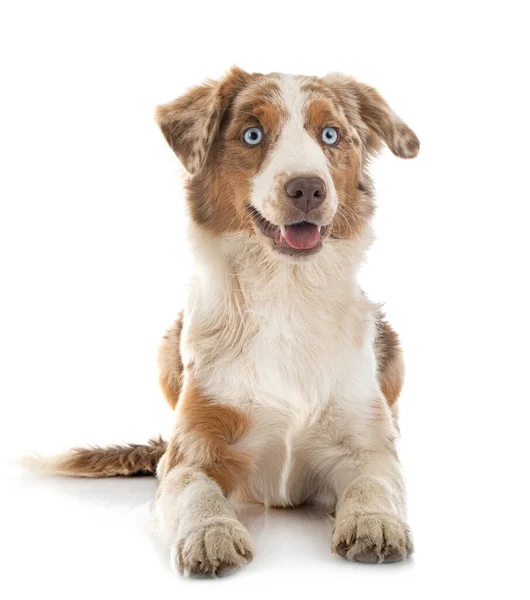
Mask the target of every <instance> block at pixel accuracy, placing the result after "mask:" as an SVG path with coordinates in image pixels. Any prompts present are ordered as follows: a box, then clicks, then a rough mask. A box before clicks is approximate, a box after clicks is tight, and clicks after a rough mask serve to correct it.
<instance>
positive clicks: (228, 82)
mask: <svg viewBox="0 0 530 600" xmlns="http://www.w3.org/2000/svg"><path fill="white" fill-rule="evenodd" d="M249 77H250V75H249V74H248V73H246V72H245V71H243V70H241V69H238V68H237V67H233V68H232V69H231V70H230V72H229V73H228V75H226V77H224V78H223V79H221V80H219V81H211V80H210V81H207V82H206V83H204V84H202V85H198V86H196V87H194V88H192V89H191V90H190V91H189V92H187V93H186V94H184V96H181V97H180V98H177V99H176V100H173V101H172V102H169V103H168V104H162V105H161V106H158V107H157V109H156V115H155V118H156V121H157V123H158V125H159V127H160V129H161V130H162V133H163V134H164V137H165V138H166V140H167V142H168V144H169V145H170V146H171V148H172V149H173V151H174V152H175V154H176V155H177V157H178V158H179V160H180V162H181V163H182V164H183V165H184V167H185V169H186V170H187V171H188V173H189V174H190V175H195V174H197V173H198V172H199V171H200V170H201V168H202V167H203V166H204V163H205V162H206V158H207V156H208V152H209V150H210V148H211V145H212V143H213V141H214V139H215V137H216V135H217V132H218V130H219V125H220V123H221V120H222V117H223V115H224V112H225V110H226V109H227V108H228V106H229V104H230V102H231V101H232V100H233V98H234V96H235V95H236V93H237V92H238V91H239V90H241V89H242V88H243V87H244V86H245V85H246V84H247V82H248V79H249Z"/></svg>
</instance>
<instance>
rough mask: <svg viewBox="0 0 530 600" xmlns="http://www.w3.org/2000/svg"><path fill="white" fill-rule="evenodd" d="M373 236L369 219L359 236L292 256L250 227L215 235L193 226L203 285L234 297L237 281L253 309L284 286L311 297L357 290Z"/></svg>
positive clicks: (328, 242)
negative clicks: (267, 242)
mask: <svg viewBox="0 0 530 600" xmlns="http://www.w3.org/2000/svg"><path fill="white" fill-rule="evenodd" d="M372 239H373V236H372V229H371V227H370V226H369V225H367V226H366V227H365V228H364V230H363V231H362V232H361V233H360V234H359V235H358V236H356V238H355V239H353V240H337V239H329V240H326V241H325V242H324V247H323V249H322V250H321V251H320V252H319V253H318V254H317V255H315V256H313V257H311V258H309V259H307V260H305V261H303V262H290V261H289V260H287V259H285V257H283V256H279V255H278V256H277V255H275V253H274V252H273V251H272V250H270V249H268V248H266V247H264V246H263V244H262V242H261V241H260V240H259V239H257V238H256V237H255V236H251V237H249V236H248V235H247V234H246V233H238V234H227V235H224V236H220V237H214V236H212V234H211V233H209V232H207V231H204V230H203V229H202V228H200V227H198V226H196V225H195V226H193V227H192V230H191V242H192V248H193V253H194V257H195V276H196V278H198V280H199V281H201V282H202V283H201V285H199V289H200V290H201V291H202V293H205V294H208V295H212V294H213V295H217V294H218V293H220V294H221V295H222V296H223V297H225V294H228V296H227V298H233V293H232V288H234V286H235V287H237V290H238V292H239V293H241V294H243V297H244V300H245V304H246V305H247V309H252V307H253V305H254V304H255V302H259V300H260V299H262V300H263V301H264V302H266V301H268V300H271V299H273V298H275V297H276V298H278V297H279V296H280V294H279V293H278V292H279V291H282V292H283V293H287V294H299V295H300V294H301V295H303V296H304V297H305V298H306V299H307V300H310V299H311V298H312V297H314V298H315V300H316V299H317V298H319V299H322V298H323V297H324V296H325V295H326V294H327V295H328V297H332V298H333V296H335V298H338V297H339V296H342V295H350V298H351V294H354V295H357V293H358V291H359V290H358V285H357V273H358V270H359V267H360V265H361V264H362V262H363V259H364V254H365V251H366V249H367V248H368V247H369V245H370V243H371V242H372ZM223 288H224V289H223ZM277 288H281V290H278V289H277ZM199 293H201V292H199ZM249 304H250V306H249Z"/></svg>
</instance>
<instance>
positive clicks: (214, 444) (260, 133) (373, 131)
mask: <svg viewBox="0 0 530 600" xmlns="http://www.w3.org/2000/svg"><path fill="white" fill-rule="evenodd" d="M156 118H157V122H158V124H159V126H160V128H161V130H162V133H163V134H164V136H165V138H166V140H167V142H168V144H169V145H170V147H171V148H172V149H173V151H174V152H175V154H176V155H177V157H178V158H179V159H180V161H181V163H182V164H183V166H184V168H185V169H186V171H187V175H188V177H187V186H186V189H187V202H188V209H189V216H190V226H189V230H190V241H191V246H192V248H193V254H194V258H195V263H196V264H195V270H194V276H193V278H192V282H191V285H190V293H189V298H188V301H187V305H186V307H185V308H184V310H183V311H182V313H181V314H180V315H179V317H178V319H177V321H176V322H175V324H174V325H173V327H172V328H171V329H169V331H168V332H167V335H166V336H165V337H164V339H163V342H162V345H161V349H160V354H159V365H160V383H161V387H162V390H163V392H164V394H165V397H166V399H167V401H168V402H169V404H170V405H171V407H173V408H174V415H175V417H174V419H175V423H174V428H173V433H172V436H171V438H170V439H169V441H167V442H166V441H163V440H153V441H151V442H150V443H149V444H148V445H130V446H124V447H111V448H91V449H76V450H72V451H70V452H68V453H66V454H64V455H61V456H57V457H53V458H40V459H35V462H36V464H35V465H34V466H37V467H40V468H41V470H44V471H47V472H55V473H61V474H64V475H72V476H80V477H109V476H116V475H135V474H155V473H156V475H157V476H158V478H159V480H160V485H159V489H158V493H157V498H156V503H155V509H154V511H155V518H156V522H157V527H158V531H159V533H160V536H161V538H162V539H163V540H164V541H165V542H166V543H167V545H168V547H169V548H170V551H171V561H172V564H173V566H174V567H175V568H177V569H178V570H179V571H180V572H183V573H207V574H212V575H213V574H216V573H219V572H220V571H223V570H232V569H234V568H236V567H240V566H242V565H244V564H245V563H247V562H248V561H250V560H251V559H252V556H253V552H252V544H251V540H250V536H249V533H248V531H247V530H246V529H245V527H244V526H243V525H242V524H241V523H240V521H239V520H238V517H237V513H236V510H235V504H236V503H237V502H238V501H254V502H259V503H263V504H265V505H266V506H274V507H282V506H296V505H300V504H302V503H307V502H310V503H314V504H317V505H319V506H321V507H323V509H324V510H327V511H329V512H330V513H334V514H335V529H334V532H333V537H332V541H331V545H332V550H333V551H334V552H337V553H338V554H340V555H342V556H343V557H345V558H346V559H348V560H357V561H362V562H391V561H399V560H402V559H405V558H406V557H407V556H408V555H409V554H410V553H411V552H412V539H411V534H410V531H409V528H408V526H407V524H406V521H405V491H404V483H403V478H402V474H401V470H400V465H399V460H398V457H397V454H396V445H395V444H396V436H397V426H396V418H397V412H396V402H397V399H398V396H399V393H400V390H401V386H402V381H403V363H402V357H401V349H400V346H399V342H398V338H397V336H396V334H395V333H394V331H393V330H392V329H391V327H390V326H389V325H388V323H387V322H386V321H385V319H384V317H383V315H382V314H381V312H380V310H379V307H378V306H377V305H375V304H373V303H371V302H370V301H369V300H368V299H367V297H366V296H365V294H364V293H363V291H362V290H361V289H360V287H359V284H358V282H357V273H358V270H359V266H360V264H361V262H362V260H363V256H364V253H365V250H366V249H367V248H368V246H369V245H370V242H371V241H372V229H371V226H370V220H371V217H372V214H373V212H374V199H373V189H372V181H371V179H370V175H369V172H368V166H369V162H370V159H371V158H372V156H374V155H375V154H376V153H377V151H378V150H379V148H380V146H381V143H382V142H384V143H385V144H386V145H387V146H388V148H389V149H390V150H391V151H392V152H393V153H394V154H395V155H396V156H399V157H401V158H413V157H414V156H416V155H417V153H418V150H419V141H418V138H417V137H416V135H415V134H414V132H413V131H412V130H411V129H409V127H407V125H405V123H404V122H403V121H402V120H401V119H400V118H399V117H398V116H397V115H396V114H395V113H394V112H393V111H392V110H391V109H390V107H389V106H388V105H387V103H386V102H385V101H384V100H383V98H382V97H381V96H380V95H379V93H378V92H377V91H376V90H375V89H373V88H371V87H369V86H367V85H364V84H362V83H359V82H357V81H355V80H354V79H352V78H351V77H348V76H345V75H342V74H337V73H334V74H331V75H327V76H326V77H305V76H293V75H282V74H278V73H272V74H270V75H262V74H257V73H253V74H250V73H246V72H245V71H242V70H241V69H238V68H233V69H232V70H231V71H230V72H229V73H228V75H227V76H226V77H224V78H223V79H221V80H219V81H208V83H206V84H204V85H200V86H197V87H195V88H193V89H191V90H190V91H189V92H188V93H186V94H185V95H184V96H182V97H181V98H178V99H176V100H174V101H173V102H170V103H169V104H165V105H163V106H160V107H158V110H157V112H156Z"/></svg>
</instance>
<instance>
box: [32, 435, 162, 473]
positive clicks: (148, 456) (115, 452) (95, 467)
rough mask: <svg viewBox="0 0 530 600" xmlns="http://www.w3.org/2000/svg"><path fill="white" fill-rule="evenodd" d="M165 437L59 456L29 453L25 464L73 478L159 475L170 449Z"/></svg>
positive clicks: (44, 471) (69, 452) (76, 451)
mask: <svg viewBox="0 0 530 600" xmlns="http://www.w3.org/2000/svg"><path fill="white" fill-rule="evenodd" d="M166 446H167V442H165V441H164V440H163V439H162V438H158V439H153V440H149V443H148V444H144V445H141V444H128V445H127V446H109V447H108V448H99V447H97V446H95V447H92V448H74V449H72V450H69V451H68V452H66V453H65V454H59V455H58V456H50V457H45V456H39V455H38V454H30V455H27V456H25V457H24V458H23V459H22V460H21V461H20V464H21V466H22V467H25V468H28V469H31V470H34V471H39V472H41V473H49V474H57V475H70V476H71V477H116V476H118V475H121V476H131V475H155V473H156V466H157V464H158V462H159V461H160V459H161V458H162V455H163V454H164V452H165V451H166Z"/></svg>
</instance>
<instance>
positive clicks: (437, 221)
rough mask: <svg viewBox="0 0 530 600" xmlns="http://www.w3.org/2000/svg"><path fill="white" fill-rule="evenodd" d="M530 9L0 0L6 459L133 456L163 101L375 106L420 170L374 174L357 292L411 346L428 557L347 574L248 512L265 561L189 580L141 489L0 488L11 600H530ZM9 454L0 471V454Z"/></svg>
mask: <svg viewBox="0 0 530 600" xmlns="http://www.w3.org/2000/svg"><path fill="white" fill-rule="evenodd" d="M524 4H525V3H524V2H522V1H521V2H509V1H504V2H499V3H491V2H486V1H483V2H462V1H461V2H443V3H431V2H417V3H412V2H402V1H400V2H389V3H385V4H382V3H380V2H362V3H360V2H344V3H338V2H332V1H330V0H327V1H325V2H319V3H312V2H287V1H284V2H281V3H277V4H276V3H274V2H270V1H267V2H250V0H249V1H247V2H245V3H235V2H221V1H219V2H215V3H211V4H207V3H205V2H177V1H175V2H172V3H167V4H162V3H159V2H142V3H137V2H132V1H129V2H113V1H106V2H96V1H91V2H84V3H83V2H71V1H70V2H64V3H58V2H49V1H48V2H33V3H31V2H15V1H13V2H3V3H2V9H1V14H0V44H1V48H0V56H1V75H0V77H1V80H0V84H1V88H2V91H1V92H0V105H1V110H0V152H1V155H0V172H1V189H0V194H1V215H0V260H1V279H0V285H1V288H2V290H1V296H0V302H1V311H0V325H1V332H0V352H1V362H0V370H1V371H0V401H1V417H0V428H1V430H0V445H1V447H0V454H1V456H2V461H3V462H5V463H6V464H7V465H8V463H9V461H11V460H12V459H13V458H15V457H16V456H18V455H20V454H21V453H22V452H24V451H25V450H28V449H31V450H37V451H39V452H44V453H46V452H55V451H58V450H62V449H65V448H68V447H70V446H71V445H82V444H87V443H110V442H124V441H126V442H141V441H144V440H146V439H147V438H148V437H149V436H151V435H154V434H157V433H159V432H165V431H167V429H168V428H169V427H170V424H171V412H170V411H169V409H168V408H167V407H166V406H165V403H164V400H163V398H162V395H161V393H160V391H159V390H158V387H157V373H156V362H155V357H156V351H157V345H158V341H159V338H160V336H161V335H162V333H163V331H164V328H165V327H166V326H167V325H169V324H170V322H171V320H172V319H173V318H174V316H175V315H176V313H177V310H178V307H179V306H180V304H181V302H182V299H183V295H184V293H185V282H186V276H187V273H188V270H189V260H188V254H187V249H186V248H187V247H186V240H185V231H186V224H185V217H184V213H183V205H184V199H183V192H182V177H181V173H180V168H179V166H178V163H177V160H176V159H175V157H174V156H173V154H172V153H171V151H170V150H169V148H168V147H167V146H166V144H165V142H164V140H163V138H162V136H161V134H160V133H159V132H158V130H157V129H156V127H155V125H154V122H153V110H154V107H155V105H156V104H158V103H161V102H165V101H168V100H170V99H172V98H173V97H175V96H177V95H179V94H181V93H183V92H184V91H185V90H186V89H187V88H188V87H189V86H191V85H193V84H195V83H198V82H200V81H201V80H202V79H204V78H206V77H218V76H220V75H222V73H223V72H224V71H225V70H226V69H227V68H228V67H230V66H231V65H232V64H238V65H239V66H241V67H242V68H245V69H247V70H250V71H261V72H268V71H283V72H291V73H303V74H318V75H322V74H325V73H326V72H328V71H337V70H340V71H344V72H346V73H350V74H352V75H354V76H356V77H358V78H359V79H360V80H362V81H365V82H367V83H370V84H372V85H374V86H376V87H378V88H379V90H380V91H381V92H382V94H383V95H384V96H385V97H386V98H387V99H388V101H389V102H390V104H391V105H392V107H393V108H394V109H395V110H396V111H397V112H398V113H399V114H400V115H401V116H402V117H403V118H404V120H405V121H406V122H407V123H408V124H409V125H410V126H411V127H412V128H413V129H414V130H415V131H416V132H417V134H418V136H419V137H420V139H421V141H422V147H421V152H420V156H419V157H418V158H417V159H416V160H413V161H403V160H400V159H398V158H396V157H394V156H392V155H391V154H390V152H388V151H385V152H384V153H383V154H382V155H381V157H380V159H379V160H378V161H377V162H376V163H375V164H374V167H373V174H374V177H375V181H376V188H377V190H378V205H379V208H378V213H377V218H376V222H375V227H376V233H377V236H378V241H377V242H376V243H375V245H374V246H373V248H372V250H371V251H370V253H369V255H368V263H367V266H366V267H365V268H364V270H363V272H362V283H363V286H364V287H365V289H366V290H367V291H368V293H369V294H370V296H371V297H372V299H374V300H377V301H386V311H387V313H388V315H389V317H390V319H391V321H392V323H393V324H394V326H395V327H396V328H397V330H398V331H399V332H400V334H401V338H402V341H403V345H404V347H405V351H406V359H407V383H406V387H405V390H404V393H403V396H402V399H401V406H402V419H401V424H402V434H403V440H402V444H401V445H402V457H403V462H404V466H405V470H406V475H407V479H408V481H409V497H410V522H411V525H412V527H413V530H414V533H415V540H416V547H417V552H416V554H415V556H414V558H413V560H411V561H408V562H407V563H404V564H397V565H388V566H371V565H367V566H366V565H356V564H350V563H347V562H346V561H344V560H342V559H340V558H339V557H337V556H332V555H331V554H330V552H329V542H330V539H329V538H330V533H331V527H332V525H331V523H330V521H329V520H327V519H326V518H324V517H321V516H318V515H314V514H313V513H311V512H309V511H307V510H289V511H263V510H262V509H259V508H254V509H249V510H247V511H246V512H245V514H244V515H243V517H244V520H245V522H246V523H248V524H249V527H250V530H251V532H252V534H253V536H254V542H255V547H256V558H255V560H254V562H253V563H252V564H251V565H250V566H249V567H248V568H247V569H246V570H245V571H243V572H240V573H239V574H237V575H234V576H232V577H229V578H225V579H222V580H217V581H193V580H184V579H182V578H180V579H179V578H178V577H176V576H175V575H173V574H172V573H171V572H170V570H169V567H168V557H167V553H166V551H165V549H164V548H162V547H161V546H159V545H158V543H157V542H155V541H154V540H153V539H152V538H151V537H150V534H149V503H150V501H151V499H152V498H153V496H154V493H155V490H156V482H155V481H154V479H152V478H144V479H129V480H106V481H82V480H64V479H54V478H52V479H38V478H33V477H30V476H28V475H24V474H22V473H21V472H20V471H19V470H18V469H16V468H14V467H11V466H9V465H8V466H6V467H5V468H3V469H2V474H1V480H0V481H1V492H0V503H1V504H2V505H3V506H2V510H1V511H0V518H1V523H0V541H1V543H0V565H1V566H0V569H1V571H2V576H1V577H0V595H2V596H3V597H5V598H9V599H18V598H33V597H35V598H36V597H39V598H43V597H44V598H46V597H54V598H57V599H63V598H68V599H71V598H102V599H106V598H134V599H136V598H152V597H161V594H163V596H164V597H171V598H173V597H175V598H188V597H189V598H193V599H200V598H206V597H208V598H211V597H219V598H225V597H226V598H228V597H230V598H233V597H234V596H235V597H240V598H245V597H247V595H250V594H251V595H252V597H254V596H258V597H260V596H261V595H265V594H267V595H269V596H270V594H274V595H275V597H279V598H284V597H285V598H289V597H315V598H320V597H324V598H326V599H327V598H332V597H336V596H338V595H339V594H340V596H341V597H348V598H350V597H366V596H367V595H368V594H369V595H370V597H374V598H383V597H385V598H389V597H396V598H402V597H407V598H447V597H454V598H468V597H470V598H473V597H483V596H485V595H488V594H492V595H493V596H495V597H499V596H500V594H501V593H502V594H503V595H506V597H510V598H524V597H526V598H528V597H529V593H530V592H529V588H530V585H529V583H528V580H527V577H526V576H525V566H526V563H527V560H528V553H529V551H530V548H529V545H528V540H529V525H528V518H529V517H528V507H529V506H530V502H529V500H530V499H529V497H528V493H527V491H526V490H527V488H528V476H529V468H528V459H529V452H528V417H529V416H530V412H529V402H530V397H529V383H528V360H529V340H530V330H529V325H528V305H529V300H530V298H529V290H528V257H529V249H530V246H529V241H528V240H529V234H528V231H529V227H530V223H529V218H528V217H529V210H528V204H529V201H530V197H529V196H530V194H529V183H528V178H529V158H530V153H529V137H530V136H529V134H530V127H529V117H528V113H529V105H530V96H529V93H528V55H529V52H530V48H529V44H528V30H527V24H528V18H525V15H524V14H523V5H524ZM4 459H5V460H4Z"/></svg>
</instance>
